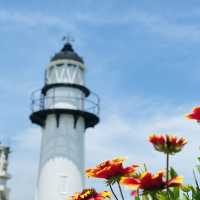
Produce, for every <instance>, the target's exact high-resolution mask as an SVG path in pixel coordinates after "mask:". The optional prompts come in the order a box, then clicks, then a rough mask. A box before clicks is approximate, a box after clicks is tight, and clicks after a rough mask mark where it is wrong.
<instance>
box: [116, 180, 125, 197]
mask: <svg viewBox="0 0 200 200" xmlns="http://www.w3.org/2000/svg"><path fill="white" fill-rule="evenodd" d="M117 185H118V187H119V191H120V194H121V197H122V200H124V195H123V192H122V188H121V185H120V184H119V182H118V181H117Z"/></svg>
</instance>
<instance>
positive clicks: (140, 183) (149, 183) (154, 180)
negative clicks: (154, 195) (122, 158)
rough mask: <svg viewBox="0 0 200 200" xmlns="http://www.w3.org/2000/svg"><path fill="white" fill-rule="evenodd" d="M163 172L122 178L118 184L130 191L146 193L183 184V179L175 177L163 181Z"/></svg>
mask: <svg viewBox="0 0 200 200" xmlns="http://www.w3.org/2000/svg"><path fill="white" fill-rule="evenodd" d="M164 175H165V172H164V171H159V172H157V173H156V174H155V175H153V174H152V173H150V172H144V173H142V174H141V175H140V177H139V178H133V177H122V178H121V180H120V184H122V185H125V186H127V187H129V188H130V189H132V190H134V191H136V190H139V189H141V190H143V191H145V192H147V191H156V190H162V189H165V188H166V187H179V186H181V184H182V182H183V177H181V176H176V177H174V178H172V179H171V180H169V181H167V182H166V181H165V180H164Z"/></svg>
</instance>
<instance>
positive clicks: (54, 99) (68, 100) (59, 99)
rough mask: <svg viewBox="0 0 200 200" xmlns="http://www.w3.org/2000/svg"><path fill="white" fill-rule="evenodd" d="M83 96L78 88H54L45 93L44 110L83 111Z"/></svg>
mask: <svg viewBox="0 0 200 200" xmlns="http://www.w3.org/2000/svg"><path fill="white" fill-rule="evenodd" d="M84 98H85V94H84V93H83V92H82V91H81V90H80V89H78V88H72V87H55V88H51V89H49V90H48V91H47V94H46V98H45V108H68V109H75V110H77V109H79V110H84Z"/></svg>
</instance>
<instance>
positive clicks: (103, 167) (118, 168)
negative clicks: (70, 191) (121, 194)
mask: <svg viewBox="0 0 200 200" xmlns="http://www.w3.org/2000/svg"><path fill="white" fill-rule="evenodd" d="M124 160H125V159H124V158H116V159H113V160H107V161H105V162H103V163H101V164H99V165H97V166H96V167H95V168H91V169H87V170H86V175H87V176H88V177H93V178H103V179H107V180H112V181H114V182H115V181H119V179H120V178H121V177H122V176H129V175H132V174H134V173H135V172H136V170H137V168H138V167H139V165H132V166H130V167H125V168H124V167H123V162H124Z"/></svg>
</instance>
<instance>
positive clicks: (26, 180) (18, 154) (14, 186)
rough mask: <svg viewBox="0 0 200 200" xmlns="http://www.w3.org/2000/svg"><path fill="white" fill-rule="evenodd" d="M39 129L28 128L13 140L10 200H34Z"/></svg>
mask: <svg viewBox="0 0 200 200" xmlns="http://www.w3.org/2000/svg"><path fill="white" fill-rule="evenodd" d="M40 136H41V135H40V129H39V128H28V129H26V130H24V131H22V132H21V133H19V134H17V135H16V137H15V138H14V139H13V147H12V150H13V153H12V154H11V159H10V173H11V174H12V179H11V181H10V184H9V185H10V187H11V200H14V199H15V200H25V199H30V200H33V198H34V191H35V185H36V177H37V168H38V157H39V148H40Z"/></svg>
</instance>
